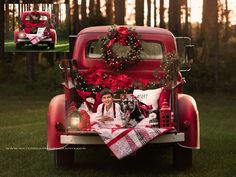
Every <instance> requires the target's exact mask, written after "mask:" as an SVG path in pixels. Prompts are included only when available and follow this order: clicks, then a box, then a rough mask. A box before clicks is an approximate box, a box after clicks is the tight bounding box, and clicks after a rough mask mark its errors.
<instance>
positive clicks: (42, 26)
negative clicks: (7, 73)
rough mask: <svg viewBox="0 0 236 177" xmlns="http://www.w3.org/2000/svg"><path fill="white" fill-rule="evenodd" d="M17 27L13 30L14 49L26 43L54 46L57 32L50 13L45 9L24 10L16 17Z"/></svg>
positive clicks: (20, 47) (52, 47)
mask: <svg viewBox="0 0 236 177" xmlns="http://www.w3.org/2000/svg"><path fill="white" fill-rule="evenodd" d="M18 21H19V28H18V29H16V30H15V31H14V42H15V44H16V49H22V48H23V47H24V46H26V45H31V46H33V45H34V46H38V45H44V46H47V47H49V48H50V49H54V48H55V44H56V43H57V33H56V30H55V29H54V25H53V17H52V14H51V13H49V12H46V11H25V12H23V13H22V14H21V16H20V17H19V19H18Z"/></svg>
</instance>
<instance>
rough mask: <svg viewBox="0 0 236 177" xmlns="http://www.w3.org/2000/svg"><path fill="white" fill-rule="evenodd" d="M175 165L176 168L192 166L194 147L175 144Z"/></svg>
mask: <svg viewBox="0 0 236 177" xmlns="http://www.w3.org/2000/svg"><path fill="white" fill-rule="evenodd" d="M173 165H174V167H175V168H176V169H188V168H191V167H192V149H188V148H184V147H181V146H179V145H178V144H177V143H176V144H174V146H173Z"/></svg>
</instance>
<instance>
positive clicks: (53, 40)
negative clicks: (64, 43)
mask: <svg viewBox="0 0 236 177" xmlns="http://www.w3.org/2000/svg"><path fill="white" fill-rule="evenodd" d="M50 37H51V38H52V42H53V43H55V44H57V32H56V30H54V29H50Z"/></svg>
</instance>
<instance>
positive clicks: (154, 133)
mask: <svg viewBox="0 0 236 177" xmlns="http://www.w3.org/2000/svg"><path fill="white" fill-rule="evenodd" d="M92 129H93V130H94V131H96V132H97V133H98V134H99V136H100V137H101V139H102V140H103V141H104V143H105V144H106V145H107V146H108V147H109V148H110V149H111V151H112V152H113V154H114V155H115V156H116V157H117V158H118V159H122V158H124V157H126V156H128V155H130V154H132V153H134V152H135V151H137V150H138V149H139V148H141V147H142V146H144V145H145V144H147V143H148V142H150V141H151V140H153V139H154V138H156V137H158V136H160V135H162V134H164V133H166V132H168V131H170V130H172V128H171V127H170V128H151V127H148V126H136V127H134V128H118V127H114V128H106V127H105V128H103V127H102V125H101V124H99V123H98V122H96V123H93V125H92Z"/></svg>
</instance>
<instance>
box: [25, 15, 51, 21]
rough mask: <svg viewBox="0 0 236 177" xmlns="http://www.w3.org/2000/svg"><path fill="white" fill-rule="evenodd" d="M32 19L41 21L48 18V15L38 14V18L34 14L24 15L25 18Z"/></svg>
mask: <svg viewBox="0 0 236 177" xmlns="http://www.w3.org/2000/svg"><path fill="white" fill-rule="evenodd" d="M33 19H35V20H36V19H37V20H42V21H44V20H45V21H46V20H48V16H46V15H40V16H39V19H38V18H37V17H35V16H34V15H31V14H28V15H27V16H25V20H33ZM32 22H33V21H32Z"/></svg>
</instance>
